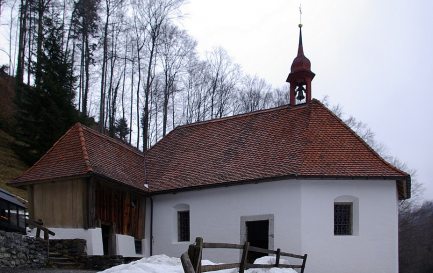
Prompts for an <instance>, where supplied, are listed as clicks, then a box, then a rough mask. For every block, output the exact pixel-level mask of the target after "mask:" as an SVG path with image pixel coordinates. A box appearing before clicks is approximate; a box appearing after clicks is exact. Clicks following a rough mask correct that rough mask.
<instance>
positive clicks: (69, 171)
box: [10, 123, 147, 191]
mask: <svg viewBox="0 0 433 273" xmlns="http://www.w3.org/2000/svg"><path fill="white" fill-rule="evenodd" d="M143 170H144V157H143V154H142V153H141V152H140V151H138V150H136V149H135V148H133V147H130V146H128V145H126V144H124V143H122V142H120V141H118V140H115V139H113V138H110V137H108V136H105V135H103V134H101V133H99V132H97V131H95V130H93V129H90V128H88V127H86V126H84V125H82V124H80V123H76V124H75V125H74V126H73V127H72V128H71V129H69V130H68V131H67V132H66V133H65V134H64V135H63V136H62V137H61V138H60V139H59V140H58V141H57V142H56V143H55V144H54V145H53V147H51V149H50V150H48V152H47V153H46V154H45V155H44V156H43V157H41V159H39V161H37V162H36V163H35V164H34V165H33V166H32V167H31V168H30V169H28V170H27V171H26V172H24V173H23V174H22V175H21V176H19V177H17V178H16V179H14V180H12V181H11V182H10V183H11V184H12V185H17V186H19V185H22V184H29V183H37V182H41V181H50V180H54V179H58V178H67V177H77V176H86V175H91V174H96V175H100V176H103V177H106V178H109V179H112V180H115V181H117V182H119V183H123V184H126V185H129V186H132V187H134V188H137V189H140V190H145V191H147V189H146V188H145V187H144V183H145V179H144V178H145V177H144V171H143Z"/></svg>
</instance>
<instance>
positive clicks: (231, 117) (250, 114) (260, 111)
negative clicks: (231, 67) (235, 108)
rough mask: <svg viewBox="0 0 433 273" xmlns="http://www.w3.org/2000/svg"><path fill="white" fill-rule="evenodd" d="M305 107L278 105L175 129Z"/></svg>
mask: <svg viewBox="0 0 433 273" xmlns="http://www.w3.org/2000/svg"><path fill="white" fill-rule="evenodd" d="M305 106H308V105H307V104H302V105H296V106H295V107H293V106H290V105H289V104H284V105H280V106H276V107H272V108H267V109H260V110H256V111H252V112H247V113H242V114H236V115H232V116H227V117H222V118H214V119H209V120H203V121H197V122H193V123H189V124H183V125H179V126H177V127H176V128H175V129H177V128H184V127H191V126H198V125H203V124H208V123H214V122H221V121H227V120H231V119H236V118H240V117H246V116H253V115H258V114H263V113H268V112H272V111H277V110H281V109H285V108H288V109H289V110H296V109H301V108H303V107H305ZM172 131H173V130H172Z"/></svg>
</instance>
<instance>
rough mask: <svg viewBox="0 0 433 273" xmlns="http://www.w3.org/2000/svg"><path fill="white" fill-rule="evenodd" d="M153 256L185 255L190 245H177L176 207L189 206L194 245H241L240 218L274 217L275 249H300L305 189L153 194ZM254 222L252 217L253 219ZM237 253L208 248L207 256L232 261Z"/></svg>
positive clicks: (275, 186)
mask: <svg viewBox="0 0 433 273" xmlns="http://www.w3.org/2000/svg"><path fill="white" fill-rule="evenodd" d="M153 199H154V222H153V236H154V237H153V242H154V244H153V254H162V253H164V254H166V255H169V256H174V257H180V255H181V254H182V253H183V252H184V251H186V250H187V248H188V245H189V244H190V242H177V219H176V209H175V208H176V206H177V205H179V204H188V205H189V208H190V221H191V222H190V223H191V235H190V239H191V241H194V239H195V237H197V236H200V237H203V238H204V240H205V241H206V242H223V243H242V242H241V237H242V235H241V217H254V216H268V215H270V214H272V215H273V216H274V231H273V236H274V240H273V241H274V247H275V248H279V247H280V248H281V249H284V250H286V251H293V252H299V250H300V247H301V245H300V222H299V220H298V219H299V217H300V215H299V213H300V186H299V182H297V181H290V182H289V183H284V182H283V181H281V182H269V183H259V184H248V185H242V186H231V187H222V188H214V189H206V190H199V191H189V192H181V193H176V194H166V195H160V196H154V197H153ZM251 219H252V218H251ZM238 254H239V252H238V251H236V250H229V251H227V250H223V251H217V250H207V251H205V253H204V257H205V258H208V259H213V260H215V261H221V262H229V261H236V260H237V259H238Z"/></svg>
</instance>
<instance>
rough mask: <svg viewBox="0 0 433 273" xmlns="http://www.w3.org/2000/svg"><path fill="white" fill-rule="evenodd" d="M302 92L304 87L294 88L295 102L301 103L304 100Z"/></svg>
mask: <svg viewBox="0 0 433 273" xmlns="http://www.w3.org/2000/svg"><path fill="white" fill-rule="evenodd" d="M304 91H305V88H304V86H302V85H298V87H297V88H296V99H297V100H299V101H302V100H304V99H305V96H304Z"/></svg>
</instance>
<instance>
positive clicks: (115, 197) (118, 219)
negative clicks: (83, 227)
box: [95, 181, 145, 240]
mask: <svg viewBox="0 0 433 273" xmlns="http://www.w3.org/2000/svg"><path fill="white" fill-rule="evenodd" d="M144 201H145V198H144V196H143V195H141V194H138V193H136V192H132V191H131V190H130V189H128V188H127V187H122V186H114V185H110V184H109V183H104V182H103V181H98V183H96V185H95V217H96V222H99V223H103V224H107V225H111V226H113V227H114V228H115V232H116V233H117V234H124V235H130V236H133V237H135V238H136V239H140V240H141V239H143V238H144V221H145V218H144V217H145V215H144V213H145V207H144V206H145V202H144Z"/></svg>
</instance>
